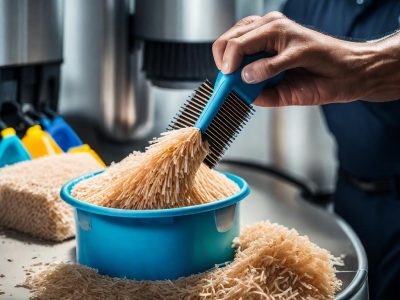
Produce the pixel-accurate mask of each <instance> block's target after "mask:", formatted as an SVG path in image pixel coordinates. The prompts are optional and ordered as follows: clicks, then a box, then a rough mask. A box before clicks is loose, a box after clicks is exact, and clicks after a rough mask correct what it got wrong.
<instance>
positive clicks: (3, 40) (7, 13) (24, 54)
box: [0, 0, 63, 67]
mask: <svg viewBox="0 0 400 300" xmlns="http://www.w3.org/2000/svg"><path fill="white" fill-rule="evenodd" d="M62 31H63V0H0V67H5V66H16V65H27V64H37V63H47V62H57V61H61V60H62V58H63V53H62V49H63V34H62V33H63V32H62Z"/></svg>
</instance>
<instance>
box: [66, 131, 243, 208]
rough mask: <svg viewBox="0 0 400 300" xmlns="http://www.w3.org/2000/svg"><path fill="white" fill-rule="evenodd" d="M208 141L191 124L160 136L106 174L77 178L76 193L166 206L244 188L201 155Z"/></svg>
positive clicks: (112, 203)
mask: <svg viewBox="0 0 400 300" xmlns="http://www.w3.org/2000/svg"><path fill="white" fill-rule="evenodd" d="M207 154H208V144H207V143H204V142H203V141H202V137H201V132H200V130H199V129H197V128H193V127H189V128H182V129H179V130H174V131H170V132H167V133H164V134H162V136H161V137H160V138H158V139H155V140H154V141H153V142H152V144H151V145H150V146H149V147H148V148H147V149H146V152H144V153H140V152H134V153H132V154H131V155H129V156H128V157H127V158H125V159H124V160H122V161H121V162H119V163H116V164H114V165H112V166H111V167H110V168H108V169H107V170H106V171H105V172H104V173H103V174H100V175H98V176H95V177H93V178H90V179H88V180H85V181H82V182H81V183H79V184H77V185H76V186H75V187H74V189H73V191H72V195H73V196H74V197H75V198H77V199H80V200H83V201H87V202H89V203H92V204H96V205H100V206H107V207H114V208H124V209H165V208H174V207H183V206H193V205H198V204H203V203H208V202H212V201H216V200H221V199H224V198H226V197H228V196H231V195H233V194H235V193H237V192H238V191H239V188H238V186H237V185H236V184H235V183H233V182H232V181H231V180H229V179H228V178H227V177H226V176H224V175H222V174H220V173H217V172H215V171H213V170H211V169H210V168H208V167H207V166H206V165H204V164H202V161H203V160H204V158H205V157H206V156H207Z"/></svg>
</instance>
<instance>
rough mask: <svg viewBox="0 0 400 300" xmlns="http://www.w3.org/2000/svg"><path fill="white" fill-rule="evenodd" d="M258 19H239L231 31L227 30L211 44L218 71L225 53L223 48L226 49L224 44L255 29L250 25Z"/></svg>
mask: <svg viewBox="0 0 400 300" xmlns="http://www.w3.org/2000/svg"><path fill="white" fill-rule="evenodd" d="M259 19H261V17H260V16H248V17H246V18H244V19H241V20H240V21H239V22H237V23H236V24H235V25H234V26H233V27H232V28H231V29H229V30H228V31H227V32H225V33H224V34H222V35H221V36H220V37H219V38H218V39H217V40H216V41H215V42H214V43H213V46H212V52H213V56H214V61H215V64H216V65H217V67H218V69H221V68H222V57H223V54H224V52H225V47H226V44H227V43H228V41H229V40H230V39H233V38H235V37H238V36H241V35H242V34H244V33H246V32H248V31H249V30H252V29H253V28H255V27H254V25H253V26H250V25H251V24H252V23H254V22H255V21H257V20H259Z"/></svg>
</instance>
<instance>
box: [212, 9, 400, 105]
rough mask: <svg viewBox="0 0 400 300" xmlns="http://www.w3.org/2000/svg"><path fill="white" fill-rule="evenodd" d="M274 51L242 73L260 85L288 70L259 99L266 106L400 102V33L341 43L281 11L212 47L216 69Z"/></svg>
mask: <svg viewBox="0 0 400 300" xmlns="http://www.w3.org/2000/svg"><path fill="white" fill-rule="evenodd" d="M260 51H267V52H273V53H276V55H275V56H273V57H271V58H265V59H261V60H258V61H256V62H254V63H252V64H250V65H248V66H247V67H245V68H244V69H243V71H242V78H243V80H244V81H247V82H249V83H257V82H260V81H263V80H265V79H267V78H270V77H272V76H274V75H276V74H278V73H280V72H282V71H286V76H285V79H284V80H283V81H282V82H281V83H280V84H279V85H278V86H276V87H274V88H269V89H266V90H264V91H263V92H262V94H261V95H260V96H259V97H258V98H257V99H256V101H255V104H257V105H262V106H285V105H320V104H326V103H335V102H349V101H353V100H357V99H363V100H368V101H391V100H397V99H400V33H395V34H392V35H390V36H388V37H386V38H383V39H380V40H376V41H371V42H363V43H361V42H353V41H346V40H340V39H337V38H334V37H331V36H329V35H326V34H323V33H320V32H318V31H315V30H312V29H310V28H306V27H303V26H301V25H299V24H297V23H296V22H294V21H292V20H290V19H288V18H286V17H285V16H284V15H283V14H281V13H278V12H272V13H269V14H267V15H265V16H263V17H257V16H251V17H247V18H245V19H243V20H241V21H239V22H238V23H237V24H236V25H235V26H234V27H232V28H231V29H229V30H228V31H227V32H226V33H224V34H223V35H222V36H221V37H220V38H219V39H217V40H216V41H215V43H214V45H213V54H214V59H215V62H216V65H217V66H218V68H219V69H221V70H222V71H223V72H224V73H231V72H233V71H234V70H236V69H237V68H238V67H239V65H240V63H241V60H242V57H243V56H244V55H247V54H254V53H257V52H260Z"/></svg>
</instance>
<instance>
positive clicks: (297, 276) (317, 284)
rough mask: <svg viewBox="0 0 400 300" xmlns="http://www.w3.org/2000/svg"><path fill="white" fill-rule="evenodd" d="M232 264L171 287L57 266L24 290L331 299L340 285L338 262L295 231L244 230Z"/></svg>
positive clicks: (41, 295)
mask: <svg viewBox="0 0 400 300" xmlns="http://www.w3.org/2000/svg"><path fill="white" fill-rule="evenodd" d="M234 246H235V247H236V255H235V259H234V261H233V262H232V263H230V264H228V265H227V266H224V267H221V268H215V269H212V270H210V271H207V272H204V273H200V274H195V275H192V276H189V277H182V278H179V279H177V280H175V281H167V280H165V281H134V280H126V279H118V278H110V277H107V276H102V275H99V274H98V273H97V272H96V270H94V269H90V268H87V267H84V266H80V265H69V264H58V265H54V266H52V267H51V268H49V269H48V270H46V271H44V272H42V273H39V274H37V275H34V276H29V277H28V278H27V279H26V281H25V283H24V284H23V286H24V287H27V288H29V289H31V290H32V292H33V296H32V298H33V299H88V300H90V299H167V300H168V299H171V300H175V299H271V300H275V299H276V300H278V299H279V300H281V299H286V300H288V299H333V297H334V294H335V293H336V292H337V291H339V289H340V286H341V282H340V281H339V280H338V279H337V277H336V275H335V266H336V265H341V261H340V259H338V258H335V257H334V256H332V255H331V254H330V253H329V252H328V251H327V250H324V249H321V248H319V247H318V246H317V245H315V244H313V243H312V242H311V241H310V240H309V239H308V238H307V237H305V236H300V235H299V234H298V233H297V232H296V231H295V230H294V229H292V230H289V229H288V228H286V227H284V226H281V225H278V224H273V223H270V222H260V223H256V224H254V225H252V226H250V227H247V228H244V229H243V230H242V232H241V234H240V237H238V238H236V239H235V240H234Z"/></svg>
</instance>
